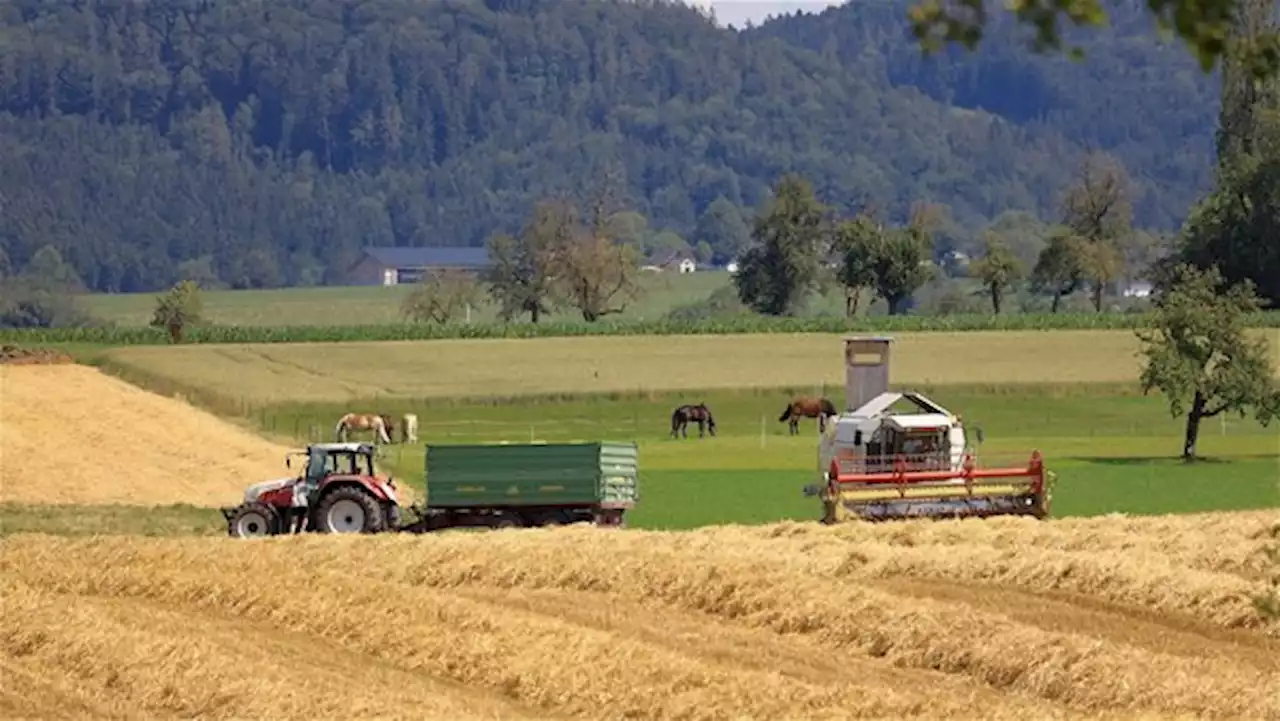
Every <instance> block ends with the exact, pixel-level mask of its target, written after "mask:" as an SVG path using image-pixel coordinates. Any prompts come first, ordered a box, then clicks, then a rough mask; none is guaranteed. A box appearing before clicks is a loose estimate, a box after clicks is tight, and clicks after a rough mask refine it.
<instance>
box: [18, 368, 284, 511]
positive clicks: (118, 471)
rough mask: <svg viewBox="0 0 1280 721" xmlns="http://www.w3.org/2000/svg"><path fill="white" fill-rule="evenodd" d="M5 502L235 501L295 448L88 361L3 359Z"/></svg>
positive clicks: (272, 474) (280, 470)
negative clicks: (23, 362)
mask: <svg viewBox="0 0 1280 721" xmlns="http://www.w3.org/2000/svg"><path fill="white" fill-rule="evenodd" d="M0 399H2V401H3V402H0V449H3V452H0V502H19V503H44V504H58V503H133V504H144V505H153V504H165V503H191V504H194V505H208V506H217V505H234V504H235V503H237V502H239V500H240V498H241V496H242V494H243V493H244V487H245V486H246V485H248V484H249V483H252V482H256V481H261V480H267V479H270V478H277V477H281V476H284V475H287V474H288V470H287V469H286V468H285V466H284V457H285V453H287V452H288V451H289V450H290V449H289V448H287V447H285V446H283V445H278V444H275V443H271V442H269V441H266V440H263V439H262V438H261V437H259V436H257V435H255V434H253V433H252V432H250V431H248V430H246V429H242V428H240V427H237V426H234V425H231V424H230V423H228V422H226V421H224V420H222V419H220V418H218V417H217V416H214V415H212V414H210V413H206V412H204V411H201V410H199V409H197V408H194V407H192V406H191V405H189V404H187V403H186V402H184V401H182V400H181V399H178V398H168V397H165V396H162V395H158V394H155V393H150V392H148V391H145V390H142V389H141V388H138V387H136V386H133V385H130V384H128V383H125V382H124V381H121V380H119V379H117V378H113V377H111V376H108V375H106V374H104V373H102V372H101V371H99V370H97V369H96V368H90V367H88V366H81V365H70V364H67V365H22V366H12V365H0Z"/></svg>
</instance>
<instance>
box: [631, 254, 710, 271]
mask: <svg viewBox="0 0 1280 721" xmlns="http://www.w3.org/2000/svg"><path fill="white" fill-rule="evenodd" d="M697 269H698V264H697V262H695V261H694V259H693V256H691V255H689V254H687V253H667V254H664V255H661V256H657V257H655V258H653V259H652V260H651V261H650V262H649V263H647V264H646V265H644V266H642V267H641V270H647V271H650V272H653V273H661V272H662V271H665V270H674V271H679V272H681V273H692V272H694V271H695V270H697Z"/></svg>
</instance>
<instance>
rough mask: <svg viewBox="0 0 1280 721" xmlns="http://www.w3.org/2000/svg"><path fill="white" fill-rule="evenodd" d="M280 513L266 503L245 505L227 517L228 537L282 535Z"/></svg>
mask: <svg viewBox="0 0 1280 721" xmlns="http://www.w3.org/2000/svg"><path fill="white" fill-rule="evenodd" d="M280 524H281V520H280V513H279V512H278V511H276V509H274V508H272V507H271V506H268V505H267V504H265V503H245V504H243V505H241V506H239V507H238V508H236V509H235V510H234V511H232V512H231V514H230V515H228V516H227V535H229V536H231V537H232V538H253V537H256V536H274V535H276V534H278V533H280Z"/></svg>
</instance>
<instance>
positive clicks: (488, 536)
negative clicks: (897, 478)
mask: <svg viewBox="0 0 1280 721" xmlns="http://www.w3.org/2000/svg"><path fill="white" fill-rule="evenodd" d="M1276 520H1278V519H1277V518H1276V514H1275V513H1272V512H1251V513H1235V514H1222V515H1201V516H1184V517H1148V518H1129V519H1125V518H1095V519H1088V520H1083V519H1077V520H1065V521H1054V522H1048V523H1039V522H1034V521H1028V520H1021V519H997V520H990V521H985V522H983V521H965V522H949V523H927V522H924V523H903V524H895V525H892V526H889V525H886V526H878V527H864V526H846V527H839V528H825V527H821V526H819V525H817V524H799V523H784V524H776V525H770V526H761V527H719V528H708V529H702V530H698V531H691V532H683V533H662V532H642V531H622V532H616V531H615V532H611V531H600V530H595V529H590V528H562V529H555V530H546V529H539V530H524V531H515V532H497V533H455V534H441V535H435V536H421V537H415V536H380V537H374V538H368V537H364V538H359V537H357V538H351V537H332V536H331V537H314V536H312V537H302V538H291V537H286V538H279V539H272V540H269V541H266V542H244V541H236V540H233V539H220V538H219V539H129V538H120V537H117V538H109V539H108V538H104V539H86V540H74V539H66V538H53V537H42V536H12V537H9V538H7V539H6V540H4V541H0V669H3V670H4V673H5V674H6V676H7V677H8V678H10V679H17V680H18V683H17V684H16V685H15V684H13V683H8V684H5V686H6V691H2V692H0V715H2V716H4V717H6V718H15V717H30V718H56V717H60V716H66V717H72V716H76V715H77V712H84V713H88V714H92V715H94V716H96V717H98V718H123V717H125V716H127V715H129V713H130V712H132V713H135V714H136V713H139V712H141V713H143V714H146V715H161V716H170V715H180V716H183V717H192V716H200V717H202V718H233V717H238V718H244V717H254V718H264V717H272V718H289V719H292V718H298V719H301V718H315V717H336V716H343V717H355V718H423V717H424V716H425V717H431V718H456V719H470V718H498V717H502V718H524V717H536V718H571V717H577V718H599V717H601V716H602V715H607V716H610V717H628V718H681V719H728V718H743V717H750V718H837V717H844V718H849V717H862V718H865V717H883V718H904V717H914V718H975V719H977V718H986V719H990V718H1074V717H1079V718H1085V717H1089V718H1099V717H1102V718H1107V717H1115V718H1170V717H1175V716H1183V717H1200V718H1253V719H1274V718H1280V628H1277V627H1275V626H1271V627H1264V626H1262V625H1261V624H1260V622H1259V621H1258V620H1257V619H1256V618H1255V617H1254V616H1253V615H1252V614H1251V611H1250V609H1249V607H1248V604H1247V601H1246V600H1245V599H1244V598H1243V597H1242V596H1241V595H1240V594H1241V593H1242V592H1247V591H1249V590H1250V589H1252V588H1253V587H1254V584H1256V583H1257V582H1258V579H1259V575H1258V573H1259V566H1258V565H1256V563H1255V561H1256V559H1255V558H1254V557H1253V556H1252V555H1251V554H1252V552H1253V551H1254V549H1255V548H1257V547H1258V545H1259V544H1260V543H1261V542H1262V535H1263V531H1264V530H1265V529H1266V527H1267V526H1268V523H1270V522H1274V521H1276ZM104 568H105V569H110V571H109V572H106V573H102V572H100V571H101V569H104ZM355 608H358V609H362V612H360V613H350V612H349V610H350V609H355ZM344 611H347V612H344Z"/></svg>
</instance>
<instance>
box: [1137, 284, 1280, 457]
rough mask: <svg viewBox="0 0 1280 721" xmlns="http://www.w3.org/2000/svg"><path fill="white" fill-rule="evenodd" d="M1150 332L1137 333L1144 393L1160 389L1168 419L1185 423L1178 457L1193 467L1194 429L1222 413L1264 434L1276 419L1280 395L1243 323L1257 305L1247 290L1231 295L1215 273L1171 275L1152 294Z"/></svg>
mask: <svg viewBox="0 0 1280 721" xmlns="http://www.w3.org/2000/svg"><path fill="white" fill-rule="evenodd" d="M1154 298H1155V300H1154V304H1155V318H1154V322H1153V324H1152V327H1151V328H1144V329H1138V330H1136V331H1135V333H1136V334H1137V336H1138V338H1139V340H1140V341H1141V342H1142V344H1143V347H1142V351H1141V353H1142V356H1143V358H1145V365H1144V367H1143V369H1142V373H1141V377H1140V380H1141V383H1142V388H1143V392H1144V393H1147V392H1150V391H1151V390H1152V389H1159V390H1160V391H1161V392H1162V393H1163V394H1164V396H1165V397H1166V398H1167V399H1168V401H1169V411H1170V413H1171V414H1172V415H1173V416H1175V417H1177V416H1181V415H1183V414H1185V415H1186V417H1187V423H1186V431H1185V434H1184V437H1183V444H1182V457H1183V459H1184V460H1188V461H1190V460H1194V459H1195V457H1196V442H1197V440H1198V438H1199V434H1200V422H1201V421H1202V420H1204V419H1206V418H1213V417H1214V416H1217V415H1219V414H1222V413H1227V412H1236V413H1239V414H1240V416H1241V417H1242V418H1243V417H1244V416H1245V415H1246V411H1247V410H1248V409H1250V408H1252V409H1253V412H1254V417H1255V418H1256V419H1257V420H1258V422H1259V423H1262V424H1263V425H1264V426H1265V425H1267V424H1269V423H1270V421H1271V419H1272V418H1273V417H1274V416H1275V415H1276V414H1277V413H1280V390H1278V389H1277V388H1276V385H1275V383H1274V381H1273V380H1272V366H1271V360H1270V358H1269V357H1268V349H1267V346H1266V344H1265V342H1263V341H1262V340H1250V339H1249V338H1248V337H1247V336H1246V328H1245V319H1246V317H1247V315H1248V314H1250V313H1253V312H1255V311H1257V310H1258V309H1259V307H1260V305H1259V301H1258V298H1257V296H1256V295H1254V290H1253V286H1252V283H1250V282H1249V281H1244V282H1242V283H1237V284H1234V285H1231V286H1229V287H1225V282H1224V279H1223V277H1222V275H1221V274H1220V273H1219V272H1218V270H1217V268H1210V269H1209V270H1207V271H1202V270H1200V269H1198V268H1196V267H1195V266H1192V265H1189V264H1181V265H1178V266H1177V267H1175V268H1173V270H1172V272H1171V273H1170V275H1169V277H1168V278H1167V279H1166V280H1165V282H1164V283H1162V285H1161V286H1158V287H1157V290H1156V293H1155V294H1154Z"/></svg>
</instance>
